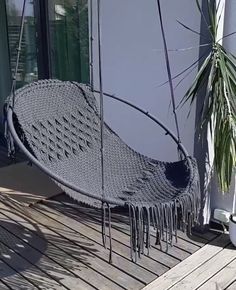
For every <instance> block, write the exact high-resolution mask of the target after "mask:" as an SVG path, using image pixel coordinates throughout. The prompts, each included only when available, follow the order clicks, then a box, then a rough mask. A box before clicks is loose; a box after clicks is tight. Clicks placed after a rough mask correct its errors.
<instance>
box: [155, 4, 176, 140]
mask: <svg viewBox="0 0 236 290" xmlns="http://www.w3.org/2000/svg"><path fill="white" fill-rule="evenodd" d="M157 7H158V14H159V19H160V25H161V34H162V39H163V44H164V52H165V60H166V69H167V74H168V80H169V85H170V94H171V102H172V109H173V114H174V119H175V126H176V132H177V138H178V143H181V139H180V132H179V123H178V117H177V114H176V103H175V94H174V86H173V81H172V75H171V69H170V61H169V55H168V48H167V42H166V36H165V30H164V25H163V20H162V13H161V4H160V0H157Z"/></svg>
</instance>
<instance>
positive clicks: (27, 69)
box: [6, 0, 38, 87]
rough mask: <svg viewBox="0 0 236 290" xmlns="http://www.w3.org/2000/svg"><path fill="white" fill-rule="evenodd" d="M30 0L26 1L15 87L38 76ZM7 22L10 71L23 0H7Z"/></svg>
mask: <svg viewBox="0 0 236 290" xmlns="http://www.w3.org/2000/svg"><path fill="white" fill-rule="evenodd" d="M33 2H34V1H32V0H27V1H26V10H25V23H24V32H23V38H22V47H21V54H20V61H19V69H18V73H17V76H16V80H17V87H20V86H22V85H24V84H25V83H29V82H32V81H34V80H36V79H37V78H38V67H37V55H36V34H35V31H36V30H35V17H34V6H33ZM6 4H7V24H8V39H9V50H10V64H11V71H12V73H13V72H14V70H15V65H16V55H17V50H16V49H17V47H18V40H19V34H20V23H21V14H22V7H23V0H7V1H6Z"/></svg>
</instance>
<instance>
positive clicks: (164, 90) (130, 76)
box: [93, 0, 200, 160]
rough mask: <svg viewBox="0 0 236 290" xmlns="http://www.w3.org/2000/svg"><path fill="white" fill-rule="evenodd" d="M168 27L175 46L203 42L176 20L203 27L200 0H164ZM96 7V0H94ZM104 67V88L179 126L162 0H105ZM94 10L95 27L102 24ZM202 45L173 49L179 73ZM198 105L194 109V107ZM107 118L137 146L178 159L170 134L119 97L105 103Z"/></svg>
mask: <svg viewBox="0 0 236 290" xmlns="http://www.w3.org/2000/svg"><path fill="white" fill-rule="evenodd" d="M161 3H162V10H163V18H164V26H165V31H166V36H167V42H168V47H169V48H170V49H176V48H186V47H198V45H199V37H198V35H196V34H194V33H192V32H190V31H188V30H186V29H184V28H183V27H181V26H180V25H179V24H178V23H177V22H176V20H177V19H178V20H180V21H182V22H183V23H185V24H186V25H189V26H190V27H192V28H193V29H195V30H197V31H199V29H200V14H199V13H198V11H197V8H196V4H195V0H178V1H173V0H162V1H161ZM93 4H94V6H96V1H93ZM101 4H102V53H103V58H102V69H103V81H104V91H106V92H109V93H114V94H116V95H117V96H120V97H123V98H125V99H127V100H129V101H131V102H133V103H135V104H137V105H139V106H141V107H143V108H145V109H146V110H147V111H149V112H151V113H152V114H154V115H156V116H158V117H159V118H160V119H161V120H162V121H164V123H165V124H166V125H167V126H168V127H170V128H171V129H172V130H175V125H174V119H173V115H172V113H171V109H170V107H169V104H170V92H169V87H168V85H165V86H163V87H159V85H160V84H161V83H163V82H165V81H166V80H167V73H166V66H165V58H164V52H163V42H162V38H161V31H160V23H159V18H158V12H157V2H156V0H148V1H145V0H102V1H101ZM96 23H97V21H96V11H94V29H97V28H96V26H95V25H96ZM93 48H94V53H95V64H94V65H95V68H94V72H95V78H96V82H95V84H96V85H95V87H97V88H98V77H97V76H98V74H97V67H98V66H97V59H98V57H97V37H96V35H95V41H94V46H93ZM198 54H199V49H198V48H195V49H190V50H186V51H179V52H170V62H171V69H172V73H173V75H175V74H177V73H179V72H180V71H182V70H183V69H185V68H186V67H187V66H189V65H190V64H191V63H193V62H194V61H195V60H197V58H198ZM192 77H193V74H192V75H191V76H190V77H188V78H187V79H186V81H185V82H184V83H183V85H181V86H179V87H178V88H177V89H176V98H177V103H178V101H179V100H180V99H181V98H182V96H183V94H184V92H185V91H186V89H187V88H188V86H189V84H190V83H191V79H192ZM188 110H189V107H188V106H185V107H184V109H179V111H178V116H179V121H180V130H181V135H182V137H183V138H182V139H183V144H184V145H185V146H186V148H187V150H188V151H189V153H190V154H192V153H193V142H194V119H195V117H194V113H193V114H192V115H191V116H190V117H189V119H187V116H186V115H187V113H188ZM194 111H195V108H193V112H194ZM105 117H106V120H108V122H109V123H110V124H111V126H112V128H114V129H115V130H116V131H117V132H118V133H119V134H120V136H122V138H123V139H124V140H125V141H126V142H127V143H128V144H129V145H131V146H132V147H133V148H135V149H136V150H138V151H140V152H142V153H144V154H146V155H149V156H152V157H155V158H159V159H161V160H175V159H176V146H175V145H174V144H173V142H172V141H171V140H170V138H169V137H168V136H164V134H163V132H162V131H161V130H160V129H159V128H158V127H156V125H155V124H152V122H151V121H149V120H147V119H146V117H143V116H141V115H140V114H139V113H136V112H132V111H131V109H130V108H126V107H125V106H124V105H120V104H118V103H117V102H114V101H111V100H110V101H108V100H107V99H106V102H105Z"/></svg>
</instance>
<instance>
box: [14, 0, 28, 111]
mask: <svg viewBox="0 0 236 290" xmlns="http://www.w3.org/2000/svg"><path fill="white" fill-rule="evenodd" d="M25 6H26V0H24V2H23V7H22V14H21V23H20V35H19V40H18V46H17V48H16V51H17V54H16V66H15V70H14V73H13V76H12V86H11V95H12V104H11V105H12V108H14V104H15V90H16V77H17V73H18V68H19V61H20V53H21V45H22V38H23V32H24V22H25Z"/></svg>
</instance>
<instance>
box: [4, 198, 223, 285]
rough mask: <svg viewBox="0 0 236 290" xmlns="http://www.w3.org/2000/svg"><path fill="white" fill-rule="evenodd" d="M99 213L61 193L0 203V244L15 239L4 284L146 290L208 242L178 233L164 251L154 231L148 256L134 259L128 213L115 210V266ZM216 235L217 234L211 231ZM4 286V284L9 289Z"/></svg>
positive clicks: (113, 235) (113, 231) (12, 241)
mask: <svg viewBox="0 0 236 290" xmlns="http://www.w3.org/2000/svg"><path fill="white" fill-rule="evenodd" d="M100 215H101V213H100V212H99V210H97V209H92V208H89V207H84V206H81V205H80V204H77V203H75V202H74V201H72V200H70V199H68V198H65V197H64V196H63V195H62V196H61V197H59V200H58V197H57V198H55V200H47V201H44V202H43V203H42V202H40V203H38V204H33V205H31V206H30V207H21V206H14V205H13V204H11V203H8V202H6V201H3V203H0V231H1V233H2V237H0V243H6V238H4V237H7V236H8V239H9V240H10V241H11V243H10V244H9V245H8V244H6V246H8V247H10V250H11V249H12V250H13V252H11V255H12V259H11V260H12V261H11V262H10V263H11V264H10V267H11V266H12V268H13V269H14V270H15V272H14V271H13V270H12V273H11V275H9V277H8V276H6V277H5V276H4V275H3V276H2V277H1V276H0V289H1V280H2V281H3V282H4V283H5V284H6V285H9V287H10V288H9V289H20V288H19V287H18V288H17V286H16V287H15V288H14V287H11V285H10V282H11V281H13V280H14V281H15V285H17V283H20V281H21V280H22V281H24V283H25V287H24V288H22V289H39V287H41V289H53V290H59V289H71V290H82V289H84V290H92V289H99V290H108V289H109V290H110V289H112V290H113V289H114V290H115V289H117V290H120V289H127V290H132V289H135V290H138V289H143V288H144V289H145V287H148V285H151V284H150V283H151V282H152V281H156V279H161V278H162V277H163V276H165V275H168V273H169V272H170V271H171V270H173V269H174V268H176V267H178V266H179V265H181V264H182V263H184V262H185V261H186V260H188V259H189V258H191V257H192V256H193V255H195V254H196V253H198V252H200V251H201V250H202V249H204V247H205V246H204V245H205V244H206V243H208V242H209V239H208V238H206V237H201V236H200V238H199V237H196V236H194V235H193V236H189V237H187V236H185V234H184V233H182V232H178V236H179V238H178V243H177V244H176V243H174V246H173V247H169V251H168V253H166V252H165V251H161V250H160V248H159V246H156V245H155V232H153V233H152V237H151V243H152V248H151V250H150V256H148V255H147V254H145V255H144V256H143V257H142V258H141V259H140V260H138V261H137V264H135V263H133V262H132V261H131V260H130V236H129V225H128V224H127V217H125V216H123V215H122V216H121V215H120V213H119V212H118V211H114V212H113V213H112V217H113V218H112V239H113V241H112V245H113V255H112V257H113V264H112V265H111V264H109V263H108V259H109V249H105V248H104V247H103V244H102V237H101V220H100ZM212 237H217V234H215V233H213V234H212V235H211V236H210V238H212ZM217 239H219V237H218V238H217ZM217 239H216V240H217ZM17 245H18V246H17ZM164 245H165V243H163V249H164V250H165V247H164ZM108 248H109V246H108ZM192 253H195V254H193V255H192ZM17 255H19V257H17ZM3 258H4V257H0V263H1V262H2V265H3V268H4V269H7V263H8V261H7V259H6V257H5V260H3ZM186 258H187V259H186ZM0 266H1V264H0ZM0 273H1V272H0ZM11 278H13V280H12V279H11ZM3 285H4V284H3ZM6 285H5V286H4V287H5V288H3V289H8V288H7V286H6ZM18 286H19V285H18ZM153 289H157V288H153ZM158 289H159V287H158ZM160 289H161V288H160ZM163 289H167V288H163Z"/></svg>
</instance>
